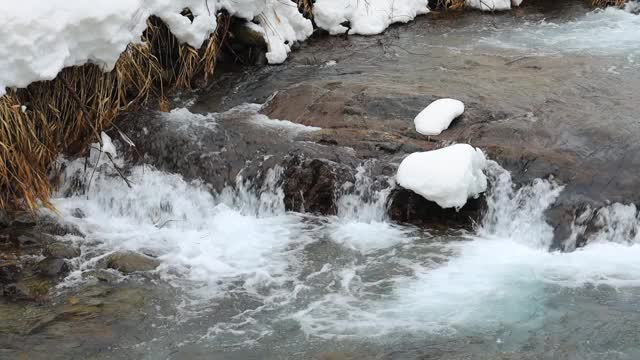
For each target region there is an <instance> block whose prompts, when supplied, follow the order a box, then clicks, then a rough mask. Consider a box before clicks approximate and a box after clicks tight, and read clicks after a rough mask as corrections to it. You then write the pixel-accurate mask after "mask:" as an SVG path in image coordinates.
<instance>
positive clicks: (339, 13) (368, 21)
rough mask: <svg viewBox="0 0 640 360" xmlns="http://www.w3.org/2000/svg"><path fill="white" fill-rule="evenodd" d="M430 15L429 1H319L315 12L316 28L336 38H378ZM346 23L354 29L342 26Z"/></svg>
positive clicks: (315, 5) (314, 9) (315, 6)
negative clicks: (399, 25) (397, 25)
mask: <svg viewBox="0 0 640 360" xmlns="http://www.w3.org/2000/svg"><path fill="white" fill-rule="evenodd" d="M428 12H429V8H428V0H401V1H389V0H368V1H363V0H317V1H316V2H315V3H314V8H313V15H314V20H315V22H316V25H317V26H318V27H319V28H321V29H325V30H327V31H329V33H331V34H332V35H336V34H344V33H345V32H347V30H348V31H349V34H360V35H375V34H379V33H381V32H383V31H384V30H386V29H387V28H388V27H389V25H391V24H393V23H397V22H402V23H407V22H409V21H411V20H413V19H414V18H415V17H416V16H418V15H421V14H426V13H428ZM346 21H348V22H349V25H350V27H351V29H348V28H347V27H345V26H343V25H341V24H342V23H344V22H346Z"/></svg>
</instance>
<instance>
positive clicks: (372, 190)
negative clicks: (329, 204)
mask: <svg viewBox="0 0 640 360" xmlns="http://www.w3.org/2000/svg"><path fill="white" fill-rule="evenodd" d="M373 165H374V164H373V161H372V160H370V161H368V162H365V163H364V164H362V165H360V166H358V167H357V168H356V175H355V183H348V184H345V185H344V186H343V187H342V188H341V189H339V191H338V201H337V207H338V217H340V218H342V219H349V220H357V221H361V222H371V221H385V220H387V214H386V211H385V205H386V202H387V198H388V197H389V193H390V192H391V189H392V188H393V184H389V185H388V186H386V187H384V188H383V189H377V188H376V184H375V181H374V179H373V178H372V177H371V175H370V172H371V167H372V166H373ZM378 187H380V186H378Z"/></svg>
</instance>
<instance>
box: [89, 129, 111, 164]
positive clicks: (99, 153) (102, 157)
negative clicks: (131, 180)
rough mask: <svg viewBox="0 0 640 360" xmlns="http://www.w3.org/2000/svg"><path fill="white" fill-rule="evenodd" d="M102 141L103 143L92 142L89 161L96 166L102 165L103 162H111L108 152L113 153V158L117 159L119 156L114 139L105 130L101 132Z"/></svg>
mask: <svg viewBox="0 0 640 360" xmlns="http://www.w3.org/2000/svg"><path fill="white" fill-rule="evenodd" d="M100 141H101V142H102V144H100V143H94V144H91V150H90V151H89V161H90V163H91V164H92V165H93V166H95V167H100V166H101V165H102V164H105V163H110V160H109V158H108V157H107V155H106V154H109V155H111V158H112V159H116V158H117V157H118V152H117V151H116V146H115V145H114V144H113V141H111V138H110V137H109V135H107V134H106V133H105V132H104V131H103V132H101V133H100Z"/></svg>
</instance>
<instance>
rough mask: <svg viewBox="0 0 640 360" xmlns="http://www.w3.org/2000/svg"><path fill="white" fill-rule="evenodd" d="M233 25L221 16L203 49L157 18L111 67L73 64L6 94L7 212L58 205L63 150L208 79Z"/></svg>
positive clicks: (2, 147)
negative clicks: (54, 197) (55, 173)
mask: <svg viewBox="0 0 640 360" xmlns="http://www.w3.org/2000/svg"><path fill="white" fill-rule="evenodd" d="M229 24H230V16H228V15H225V14H223V15H220V16H219V17H218V30H217V31H216V32H215V33H213V34H212V35H211V37H210V39H209V40H208V42H207V43H206V44H205V46H203V48H202V49H200V50H196V49H194V48H192V47H190V46H188V45H181V44H179V42H178V40H177V39H176V38H175V37H174V36H173V35H172V34H171V33H170V32H169V30H168V28H167V26H166V25H165V24H164V23H162V22H161V21H160V20H159V19H156V18H151V19H149V22H148V28H147V30H146V31H145V34H144V40H145V41H144V43H143V44H138V45H130V46H129V47H128V48H127V50H126V51H125V52H124V53H123V54H122V55H121V56H120V58H119V60H118V62H117V64H116V66H115V68H114V70H112V71H111V72H103V71H102V70H101V69H100V68H99V67H98V66H96V65H91V64H87V65H83V66H79V67H71V68H67V69H64V70H63V71H62V72H61V73H60V74H58V76H57V77H56V78H55V79H54V80H52V81H42V82H37V83H33V84H31V85H29V86H28V87H27V88H25V89H19V90H17V91H9V93H7V94H6V95H5V96H3V97H0V209H29V210H34V209H36V208H38V207H39V206H41V205H44V206H47V207H51V203H50V202H49V196H50V193H51V185H50V181H49V178H48V174H49V170H50V167H51V166H52V164H53V163H54V160H55V158H56V157H57V155H58V154H59V153H61V152H65V153H70V154H78V153H80V152H81V151H84V150H85V149H86V148H87V144H88V143H90V142H95V141H99V140H98V139H99V138H100V137H99V134H100V131H102V129H105V128H107V127H110V126H111V125H112V124H113V122H114V120H115V119H116V117H117V116H118V114H119V113H120V112H121V111H124V110H127V109H130V108H131V107H134V106H141V105H145V104H149V102H150V101H152V100H155V101H158V103H157V106H158V107H159V108H161V109H166V108H167V107H168V102H167V100H166V96H165V92H166V91H168V90H169V89H171V88H174V87H178V88H184V89H189V88H191V86H192V84H193V81H194V80H195V79H198V78H202V79H204V80H205V81H206V80H208V79H209V78H210V77H211V76H212V75H213V73H214V69H215V65H216V58H217V56H218V50H219V49H220V47H221V45H222V43H223V41H224V39H225V38H226V33H227V31H228V29H229ZM23 105H26V106H27V108H26V111H23V109H22V106H23Z"/></svg>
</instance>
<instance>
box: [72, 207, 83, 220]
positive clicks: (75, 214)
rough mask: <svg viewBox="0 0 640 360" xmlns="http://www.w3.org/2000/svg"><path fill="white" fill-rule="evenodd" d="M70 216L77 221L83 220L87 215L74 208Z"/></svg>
mask: <svg viewBox="0 0 640 360" xmlns="http://www.w3.org/2000/svg"><path fill="white" fill-rule="evenodd" d="M71 216H73V217H74V218H78V219H84V218H85V217H86V216H87V215H85V213H84V211H82V209H80V208H75V209H73V211H72V212H71Z"/></svg>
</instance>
